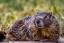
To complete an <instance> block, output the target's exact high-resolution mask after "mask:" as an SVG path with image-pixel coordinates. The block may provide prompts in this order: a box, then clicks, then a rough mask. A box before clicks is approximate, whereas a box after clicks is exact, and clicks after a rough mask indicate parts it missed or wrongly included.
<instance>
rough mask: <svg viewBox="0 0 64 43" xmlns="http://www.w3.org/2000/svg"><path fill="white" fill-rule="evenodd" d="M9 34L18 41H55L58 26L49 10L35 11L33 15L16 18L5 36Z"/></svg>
mask: <svg viewBox="0 0 64 43" xmlns="http://www.w3.org/2000/svg"><path fill="white" fill-rule="evenodd" d="M9 35H11V36H12V37H14V38H15V39H16V40H18V41H26V40H28V41H43V40H44V39H45V40H46V39H48V40H52V41H57V40H58V38H59V35H60V26H59V23H58V21H57V20H56V18H55V17H54V16H53V15H52V13H51V12H37V13H36V15H34V16H29V17H26V18H23V19H20V20H17V21H16V22H15V23H14V24H13V25H12V27H11V28H10V29H9V31H8V32H7V37H9Z"/></svg>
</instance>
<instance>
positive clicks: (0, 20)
mask: <svg viewBox="0 0 64 43" xmlns="http://www.w3.org/2000/svg"><path fill="white" fill-rule="evenodd" d="M36 11H43V12H44V11H45V12H49V11H51V12H53V13H54V14H53V15H55V16H56V17H57V19H58V21H59V23H60V25H61V27H62V29H64V0H0V30H3V31H6V30H8V29H9V28H10V26H11V25H12V24H13V22H14V21H15V20H17V19H19V18H23V17H25V16H29V15H33V14H35V13H36Z"/></svg>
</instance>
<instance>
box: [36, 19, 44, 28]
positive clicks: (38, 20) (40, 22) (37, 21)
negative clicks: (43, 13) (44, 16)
mask: <svg viewBox="0 0 64 43" xmlns="http://www.w3.org/2000/svg"><path fill="white" fill-rule="evenodd" d="M35 25H36V27H37V28H43V27H44V23H43V21H42V20H41V19H37V20H35Z"/></svg>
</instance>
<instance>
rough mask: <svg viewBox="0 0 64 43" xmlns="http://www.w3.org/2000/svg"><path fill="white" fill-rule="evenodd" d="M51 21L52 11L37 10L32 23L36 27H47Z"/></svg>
mask: <svg viewBox="0 0 64 43" xmlns="http://www.w3.org/2000/svg"><path fill="white" fill-rule="evenodd" d="M51 23H52V12H37V13H36V15H35V20H34V24H35V26H36V27H37V28H43V27H47V26H49V25H50V24H51Z"/></svg>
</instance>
